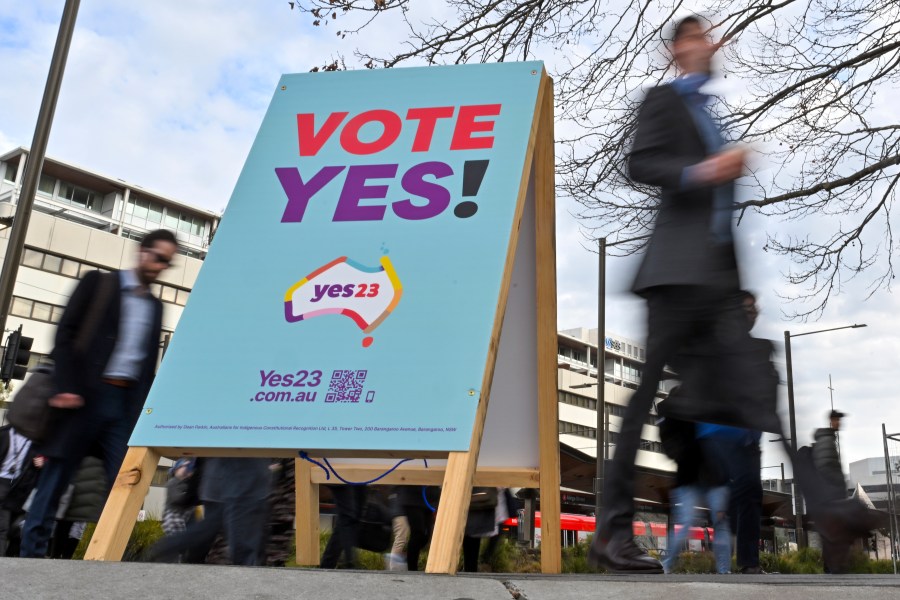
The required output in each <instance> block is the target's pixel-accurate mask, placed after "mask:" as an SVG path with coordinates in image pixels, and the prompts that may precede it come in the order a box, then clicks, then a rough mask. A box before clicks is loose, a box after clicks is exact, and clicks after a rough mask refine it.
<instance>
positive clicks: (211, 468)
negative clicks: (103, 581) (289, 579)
mask: <svg viewBox="0 0 900 600" xmlns="http://www.w3.org/2000/svg"><path fill="white" fill-rule="evenodd" d="M270 463H271V461H270V460H269V459H268V458H206V459H204V460H203V468H202V475H201V476H200V500H201V502H202V503H203V519H201V520H199V521H195V522H192V523H189V524H188V526H187V528H186V529H185V530H184V531H182V532H181V533H178V534H175V535H172V536H167V537H164V538H163V539H161V540H160V541H158V542H157V543H156V544H154V546H153V547H151V548H150V549H149V550H148V551H147V558H148V559H149V560H152V561H156V562H173V561H176V560H178V558H179V556H182V557H183V560H184V562H189V563H198V562H203V561H204V560H205V558H206V555H207V553H208V552H209V550H210V548H211V547H212V544H213V542H214V541H215V539H216V536H218V535H219V533H220V532H222V533H224V535H225V539H226V541H227V543H228V556H229V559H230V561H231V564H234V565H247V566H258V565H264V564H265V561H266V557H265V548H266V539H267V537H268V529H269V528H268V517H269V510H268V496H269V491H270V488H271V484H272V479H271V470H270V469H269V465H270Z"/></svg>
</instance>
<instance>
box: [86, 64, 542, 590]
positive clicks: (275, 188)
mask: <svg viewBox="0 0 900 600" xmlns="http://www.w3.org/2000/svg"><path fill="white" fill-rule="evenodd" d="M554 211H555V207H554V158H553V91H552V82H551V80H550V78H549V77H548V76H547V75H546V73H545V71H544V69H543V65H542V64H541V63H538V62H532V63H504V64H488V65H464V66H453V67H427V68H412V69H387V70H375V71H352V72H336V73H314V74H299V75H285V76H283V77H282V79H281V81H280V82H279V85H278V88H277V89H276V91H275V94H274V97H273V100H272V102H271V104H270V106H269V109H268V111H267V113H266V116H265V118H264V120H263V123H262V126H261V128H260V131H259V133H258V135H257V138H256V140H255V142H254V144H253V147H252V149H251V151H250V154H249V156H248V158H247V162H246V164H245V166H244V168H243V170H242V172H241V175H240V177H239V179H238V182H237V185H236V187H235V191H234V194H233V195H232V198H231V201H230V202H229V205H228V208H227V210H226V212H225V215H224V216H223V219H222V222H221V225H220V227H219V230H218V231H217V233H216V239H215V242H214V244H213V246H212V247H211V249H210V252H209V255H208V257H207V259H206V262H205V264H204V267H203V269H202V270H201V273H200V275H199V277H198V281H197V284H196V286H195V288H194V290H193V292H192V295H191V299H190V301H189V303H188V306H187V307H186V308H185V312H184V314H183V316H182V320H181V322H180V323H179V327H178V335H176V336H175V338H174V341H173V343H172V344H171V346H170V348H169V350H168V352H167V356H166V359H165V360H164V361H163V363H162V365H161V368H160V371H159V373H158V375H157V379H156V381H155V382H154V386H153V389H152V390H151V393H150V397H149V398H148V400H147V403H146V405H145V408H144V411H143V413H142V415H141V418H140V420H139V422H138V424H137V427H136V428H135V431H134V434H133V436H132V438H131V441H130V445H131V448H130V449H129V452H128V455H127V456H126V459H125V462H124V464H123V466H122V471H121V472H120V475H119V477H118V478H117V481H116V483H115V485H114V487H113V491H112V493H111V495H110V498H109V501H108V502H107V505H106V508H105V509H104V514H103V517H102V518H101V521H100V523H99V524H98V527H97V530H96V532H95V534H94V537H93V539H92V541H91V544H90V545H89V548H88V552H87V558H94V559H106V560H118V559H119V558H120V557H121V555H122V552H123V551H124V547H125V543H126V542H127V537H128V535H129V533H130V531H131V529H132V525H133V521H134V518H135V516H136V514H137V511H138V510H139V508H140V505H141V502H142V501H143V497H144V495H145V494H146V491H147V489H148V486H149V483H150V477H151V475H152V473H153V472H154V471H155V469H156V466H157V463H158V460H159V458H160V457H161V456H169V457H176V456H220V457H221V456H225V457H250V456H268V457H276V456H281V457H285V456H297V452H298V451H300V450H302V451H304V452H305V453H307V455H309V456H311V457H328V458H331V459H341V460H344V461H349V460H351V459H352V460H356V461H358V460H359V459H367V461H368V462H367V463H363V464H361V463H359V462H344V463H342V464H341V465H340V466H341V468H347V469H354V470H355V471H354V472H355V473H356V474H362V473H363V472H375V471H377V470H378V469H381V470H382V471H383V470H385V467H384V465H383V464H380V463H379V462H378V461H379V459H386V458H395V459H399V458H430V459H446V462H445V463H444V462H443V461H441V462H440V464H432V465H430V466H429V467H428V468H427V469H426V468H425V467H424V466H422V467H415V466H408V465H404V466H403V467H401V468H400V469H398V470H396V471H395V472H394V473H393V474H392V477H397V478H399V479H395V480H394V481H395V482H396V481H402V482H408V483H411V484H418V483H419V481H425V482H434V481H435V477H440V478H442V479H443V488H442V498H441V503H440V507H439V509H438V514H437V522H436V527H435V533H434V537H433V541H432V547H431V551H430V554H429V564H428V570H429V571H431V572H445V573H447V572H454V571H455V570H456V556H457V555H458V550H459V546H460V544H461V540H462V534H463V528H464V525H465V517H466V511H467V508H468V501H469V497H470V494H471V488H472V485H473V482H475V481H477V482H478V483H479V484H483V485H497V486H511V487H512V486H516V487H535V486H539V487H540V488H541V499H542V506H541V511H542V521H543V526H542V529H543V540H542V548H543V552H542V556H543V559H542V560H543V568H544V570H545V571H546V572H558V571H559V566H560V556H559V453H558V435H557V399H556V357H555V355H556V285H555V282H556V276H555V239H554V226H555V212H554ZM511 318H514V319H515V321H511V320H510V319H511ZM517 332H518V335H517ZM495 367H496V368H495ZM529 382H530V384H529ZM492 391H493V394H492V393H491V392H492ZM491 396H494V397H495V399H496V400H495V402H491V403H489V399H490V397H491ZM501 397H502V399H501ZM504 403H505V406H506V408H505V409H504V410H503V412H502V413H501V411H500V410H499V408H500V406H503V404H504ZM495 404H496V405H497V407H498V408H497V409H496V410H495V409H494V408H491V409H490V410H489V406H494V405H495ZM492 423H495V424H494V425H491V424H492ZM510 432H514V433H516V435H512V436H510ZM484 436H486V439H485V446H486V447H490V448H491V450H488V451H487V452H483V453H481V456H479V454H480V451H481V449H482V438H483V437H484ZM498 440H503V443H498ZM492 444H493V445H492ZM298 466H299V469H298V474H299V477H298V510H299V513H298V519H297V522H298V544H297V545H298V561H301V562H302V560H301V558H304V559H306V561H307V562H310V559H311V558H312V554H313V546H314V544H315V545H317V543H318V542H317V540H318V536H317V535H316V536H314V535H312V534H313V531H312V529H313V528H315V529H316V530H317V527H318V523H317V520H316V522H315V523H313V521H314V519H313V514H314V513H315V510H314V509H313V505H314V504H316V502H317V500H316V494H315V491H316V487H315V486H317V485H318V483H317V481H318V480H317V477H318V478H321V476H322V475H321V474H316V473H317V471H315V470H313V468H312V467H311V465H310V464H309V463H307V462H304V461H299V459H298ZM351 478H352V477H351ZM390 481H391V480H389V479H385V480H383V481H382V482H384V483H388V482H390ZM316 510H317V507H316Z"/></svg>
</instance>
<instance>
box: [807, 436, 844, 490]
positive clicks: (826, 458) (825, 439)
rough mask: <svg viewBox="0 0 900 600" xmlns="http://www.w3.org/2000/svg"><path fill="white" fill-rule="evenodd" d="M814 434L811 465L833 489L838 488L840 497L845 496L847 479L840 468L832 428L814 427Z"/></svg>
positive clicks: (835, 439)
mask: <svg viewBox="0 0 900 600" xmlns="http://www.w3.org/2000/svg"><path fill="white" fill-rule="evenodd" d="M814 436H815V440H816V443H815V444H813V449H812V459H813V465H815V467H816V470H817V471H818V472H819V475H821V476H822V479H824V480H825V481H826V482H827V483H828V484H829V485H830V486H831V487H832V488H834V489H835V490H840V491H841V496H842V497H846V496H847V481H846V480H845V479H844V471H843V469H842V468H841V457H840V455H839V454H838V449H837V438H836V437H835V434H834V429H832V428H831V427H823V428H822V429H816V433H815V434H814Z"/></svg>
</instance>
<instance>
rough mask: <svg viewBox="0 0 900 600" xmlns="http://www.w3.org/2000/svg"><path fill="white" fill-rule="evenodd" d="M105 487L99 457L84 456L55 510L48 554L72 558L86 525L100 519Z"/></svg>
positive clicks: (105, 496)
mask: <svg viewBox="0 0 900 600" xmlns="http://www.w3.org/2000/svg"><path fill="white" fill-rule="evenodd" d="M108 491H109V486H108V485H107V482H106V469H105V468H104V465H103V461H102V460H100V459H99V458H97V457H96V456H85V457H84V460H83V461H81V465H80V466H79V467H78V472H76V473H75V477H74V478H73V479H72V483H71V484H70V485H69V489H68V490H67V491H66V493H65V494H64V495H63V498H62V499H61V500H60V503H59V508H58V509H57V511H56V527H55V528H54V530H53V537H52V539H51V543H50V558H63V559H69V558H72V555H73V554H74V553H75V550H76V548H78V544H79V543H80V542H81V536H82V535H83V534H84V529H85V527H86V525H87V524H88V523H96V522H97V521H99V520H100V514H101V513H102V512H103V507H104V506H105V505H106V498H107V496H108V495H109V494H108Z"/></svg>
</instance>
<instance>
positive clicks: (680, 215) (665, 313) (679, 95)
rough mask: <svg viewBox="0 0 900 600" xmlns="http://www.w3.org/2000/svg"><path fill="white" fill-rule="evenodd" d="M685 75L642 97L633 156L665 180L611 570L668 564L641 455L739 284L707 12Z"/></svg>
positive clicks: (603, 538) (694, 24) (641, 281)
mask: <svg viewBox="0 0 900 600" xmlns="http://www.w3.org/2000/svg"><path fill="white" fill-rule="evenodd" d="M671 49H672V56H673V58H674V61H675V64H676V65H677V67H678V68H679V70H680V72H681V74H680V76H679V77H678V78H677V79H675V80H674V81H672V82H671V83H669V84H666V85H660V86H658V87H655V88H652V89H651V90H649V92H648V93H647V97H646V98H645V100H644V103H643V105H642V106H641V109H640V112H639V114H638V119H637V129H636V131H635V137H634V144H633V146H632V149H631V154H630V156H629V160H628V166H629V171H630V175H631V178H632V179H634V180H635V181H636V182H638V183H641V184H645V185H649V186H655V187H658V188H660V189H661V194H660V201H659V207H658V210H657V214H656V221H655V225H654V230H653V233H652V235H651V237H650V239H649V241H648V243H647V250H646V253H645V255H644V259H643V262H642V263H641V266H640V268H639V270H638V273H637V276H636V279H635V282H634V285H633V291H634V292H636V293H637V294H640V295H642V296H643V297H644V298H646V300H647V309H648V327H647V359H646V363H645V365H644V370H643V375H642V378H641V382H640V385H639V386H638V389H637V391H635V393H634V395H633V396H632V397H631V401H630V402H629V405H628V407H627V409H626V411H625V415H624V417H623V419H622V425H621V428H620V430H619V435H618V442H617V446H616V452H615V455H614V456H613V460H612V462H611V464H610V466H609V468H608V470H607V475H606V479H605V481H604V490H603V497H604V499H605V501H604V504H605V507H604V508H605V511H604V513H603V514H602V515H600V519H599V523H598V528H597V533H596V535H595V536H594V541H593V543H592V546H591V550H590V554H589V560H590V561H591V563H593V564H597V565H602V566H604V567H606V568H607V569H609V570H611V571H621V572H643V573H661V572H662V570H663V569H662V565H661V564H660V563H659V561H657V560H656V559H655V558H653V557H651V556H650V555H649V554H647V553H646V552H645V551H644V550H643V549H641V548H640V547H639V546H638V545H637V544H636V543H635V541H634V538H633V534H632V521H633V518H634V478H635V473H634V461H635V458H636V456H637V450H638V447H639V445H640V442H641V430H642V428H643V424H644V421H645V419H646V416H647V414H648V412H649V410H650V407H651V405H652V403H653V399H654V397H655V396H656V391H657V388H658V385H659V381H660V378H661V375H662V371H663V367H664V366H665V365H666V364H667V363H668V362H669V361H670V360H671V359H672V358H673V357H674V356H675V355H676V354H677V353H678V352H679V350H680V349H681V348H682V347H684V346H686V345H687V344H689V343H690V342H691V341H692V340H695V339H697V338H699V337H702V336H704V335H708V332H709V331H710V330H711V329H712V326H713V324H714V323H715V322H716V319H717V318H718V317H719V315H721V314H722V313H723V312H725V311H728V310H733V309H734V307H735V306H736V303H737V293H738V291H739V290H740V282H739V276H738V267H737V260H736V257H735V251H734V242H733V238H732V216H733V198H734V180H735V179H737V178H738V177H740V176H741V174H742V172H743V169H744V159H745V157H744V151H743V150H741V149H738V148H727V147H726V146H725V143H724V139H723V136H722V133H721V130H720V128H719V126H718V124H717V123H716V121H715V120H714V118H713V116H712V114H711V113H710V112H709V109H708V107H707V103H708V101H709V96H707V95H706V94H704V93H703V92H702V91H701V88H702V87H703V85H704V84H705V83H706V82H707V81H708V80H709V79H710V76H711V74H712V56H713V54H714V53H715V51H716V49H717V46H716V45H715V44H713V42H712V41H711V40H710V39H709V37H708V34H707V31H706V27H705V26H704V23H703V21H702V20H701V19H700V18H699V17H695V16H689V17H686V18H683V19H681V20H679V21H678V22H677V23H675V26H674V35H673V39H672V46H671Z"/></svg>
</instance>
